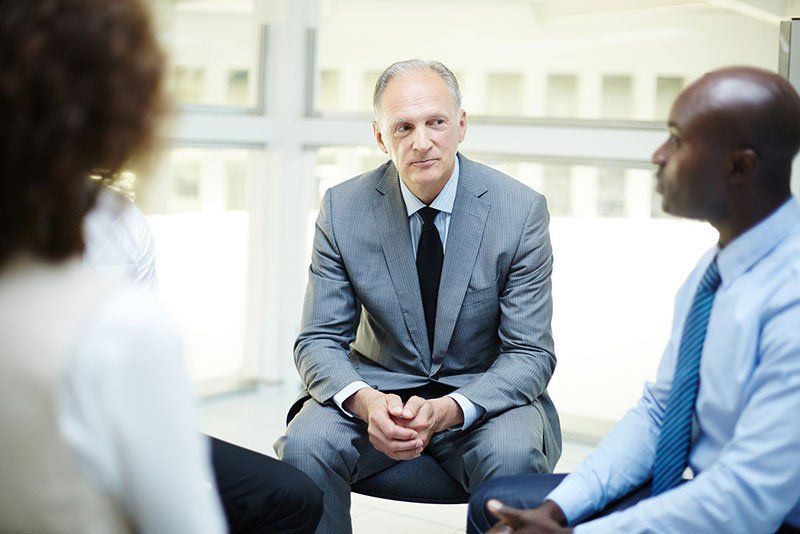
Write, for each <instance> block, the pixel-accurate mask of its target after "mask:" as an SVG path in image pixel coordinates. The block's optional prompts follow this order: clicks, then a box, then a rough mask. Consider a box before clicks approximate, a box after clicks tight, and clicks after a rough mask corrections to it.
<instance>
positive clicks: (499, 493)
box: [467, 474, 650, 534]
mask: <svg viewBox="0 0 800 534" xmlns="http://www.w3.org/2000/svg"><path fill="white" fill-rule="evenodd" d="M565 476H567V475H545V474H531V475H517V476H511V477H499V478H494V479H492V480H489V481H488V482H486V483H485V484H483V485H481V487H479V488H478V490H477V491H476V492H475V493H473V494H472V498H470V500H469V510H468V511H467V532H468V533H469V534H475V533H478V532H486V531H487V530H489V529H490V528H492V525H494V524H495V523H497V518H496V517H495V516H493V515H492V514H491V513H489V511H488V510H487V509H486V503H487V502H488V501H489V499H498V500H500V501H501V502H503V504H507V505H509V506H513V507H514V508H522V509H524V508H536V507H537V506H539V505H540V504H542V503H543V502H544V499H545V497H547V495H548V494H549V493H550V492H551V491H553V490H554V489H555V487H556V486H558V485H559V484H560V483H561V481H562V480H563V479H564V477H565ZM649 496H650V484H646V485H644V486H642V487H640V488H638V489H637V490H635V491H633V492H631V493H629V494H628V495H627V496H625V497H623V498H622V499H619V500H618V501H616V502H613V503H611V504H610V505H608V506H607V507H606V508H605V510H602V511H601V512H598V513H596V514H595V515H593V516H592V517H590V518H588V519H587V521H589V520H591V519H597V518H598V517H603V516H604V515H608V514H610V513H612V512H618V511H620V510H624V509H625V508H628V507H630V506H633V505H634V504H636V503H637V502H639V501H641V500H642V499H646V498H647V497H649Z"/></svg>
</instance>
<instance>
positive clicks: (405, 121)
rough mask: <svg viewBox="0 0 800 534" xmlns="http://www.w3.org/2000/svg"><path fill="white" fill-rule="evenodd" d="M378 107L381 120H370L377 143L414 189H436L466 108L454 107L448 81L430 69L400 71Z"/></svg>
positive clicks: (451, 159) (446, 174)
mask: <svg viewBox="0 0 800 534" xmlns="http://www.w3.org/2000/svg"><path fill="white" fill-rule="evenodd" d="M380 107H381V110H382V112H381V116H380V117H378V120H379V122H380V123H379V124H378V123H375V124H373V128H374V130H375V138H376V140H377V141H378V146H379V147H380V148H381V150H383V151H384V152H386V153H387V154H388V155H389V157H390V158H391V159H392V162H393V163H394V164H395V167H397V170H398V172H399V173H400V178H401V179H402V180H403V181H404V182H405V183H406V185H407V186H408V188H409V189H411V191H412V192H414V194H416V195H417V196H419V193H418V191H431V190H434V191H436V193H437V194H438V191H439V190H441V188H442V187H444V184H445V183H447V180H448V179H449V178H450V176H451V174H452V173H453V167H454V165H455V158H456V151H457V150H458V144H459V143H460V142H461V141H463V140H464V135H465V134H466V130H467V117H466V114H465V113H464V111H462V110H459V109H456V104H455V100H454V98H453V95H452V94H451V93H450V90H449V89H448V87H447V84H446V83H445V81H444V80H442V79H441V78H440V77H439V76H438V75H437V74H435V73H434V72H431V71H429V70H423V71H417V72H410V73H407V74H404V75H400V76H398V77H396V78H394V79H393V80H392V81H391V82H389V85H388V86H387V87H386V91H385V92H384V94H383V98H382V99H381V106H380ZM437 188H438V190H437Z"/></svg>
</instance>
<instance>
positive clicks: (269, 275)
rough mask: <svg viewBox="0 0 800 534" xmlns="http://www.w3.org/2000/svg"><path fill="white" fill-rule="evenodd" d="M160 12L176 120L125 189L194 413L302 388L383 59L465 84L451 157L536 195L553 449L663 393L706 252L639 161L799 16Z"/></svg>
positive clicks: (737, 0)
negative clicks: (331, 243)
mask: <svg viewBox="0 0 800 534" xmlns="http://www.w3.org/2000/svg"><path fill="white" fill-rule="evenodd" d="M152 7H153V10H154V14H155V16H156V20H157V24H158V31H159V37H160V39H161V41H162V42H163V45H164V46H165V48H166V50H167V52H168V55H169V59H170V80H169V90H170V93H171V95H172V97H173V99H174V113H173V115H172V118H171V120H170V122H169V124H168V126H167V128H166V131H165V135H166V137H167V140H168V142H167V144H166V147H165V149H164V150H163V152H162V153H161V154H159V157H158V160H157V163H156V164H155V165H154V166H153V167H152V168H151V169H149V170H148V171H147V172H137V170H136V169H132V170H131V172H129V173H126V176H125V178H126V181H125V182H124V184H123V186H124V187H126V188H128V190H129V191H130V192H131V194H132V195H134V196H135V198H136V202H137V204H138V205H139V206H140V207H141V208H142V209H143V210H144V212H145V213H146V214H147V216H148V220H149V222H150V224H151V227H152V231H153V234H154V237H155V240H156V246H157V255H158V259H157V268H158V274H159V278H160V298H161V301H162V303H163V305H164V306H165V307H166V308H167V309H168V311H169V312H170V314H171V315H172V317H173V318H174V320H175V321H176V323H177V324H178V326H179V329H180V330H181V333H182V335H183V339H184V346H185V355H186V358H187V363H188V367H189V371H190V375H191V379H192V382H193V384H194V385H195V386H196V390H197V392H198V394H199V395H200V396H209V395H213V394H218V393H224V392H229V391H236V390H240V389H241V388H243V387H247V386H248V385H251V384H255V383H258V384H282V387H283V388H289V389H292V388H294V387H295V386H296V385H297V384H298V378H297V375H296V371H295V369H294V365H293V360H292V345H293V342H294V338H295V336H296V334H297V331H298V326H299V319H300V311H301V305H302V301H303V293H304V287H305V282H306V276H307V269H308V264H309V258H310V251H311V239H312V235H313V227H314V220H315V216H316V210H317V207H318V204H319V201H320V199H321V198H322V195H323V193H324V191H325V190H326V189H327V188H329V187H331V186H333V185H335V184H336V183H338V182H340V181H343V180H346V179H348V178H350V177H353V176H355V175H357V174H359V173H361V172H363V171H366V170H368V169H370V168H373V167H375V166H377V165H379V164H381V163H382V162H383V161H385V159H386V157H385V156H384V155H383V154H382V153H381V152H380V151H379V150H378V149H377V147H376V146H375V142H374V140H373V137H372V132H371V127H370V121H371V96H372V89H373V85H374V82H375V80H376V78H377V76H378V74H379V73H380V72H381V71H382V70H383V69H384V68H385V67H386V66H387V65H389V64H390V63H392V62H394V61H397V60H402V59H407V58H411V57H421V58H428V59H438V60H441V61H442V62H444V63H445V64H446V65H448V66H449V67H450V68H451V69H452V70H453V71H454V72H455V74H456V75H457V77H458V79H459V82H460V85H461V90H462V93H463V105H464V109H465V110H466V112H467V116H468V131H467V137H466V141H465V142H464V143H463V144H462V147H461V150H462V152H463V153H464V154H465V155H467V156H468V157H471V158H474V159H476V160H478V161H481V162H484V163H487V164H489V165H491V166H493V167H496V168H498V169H500V170H502V171H504V172H506V173H508V174H510V175H512V176H514V177H516V178H517V179H518V180H520V181H522V182H523V183H526V184H527V185H529V186H531V187H532V188H534V189H536V190H537V191H540V192H541V193H543V194H544V195H546V197H547V201H548V206H549V209H550V213H551V216H552V221H551V226H550V230H551V238H552V243H553V249H554V258H555V262H554V272H553V300H554V317H553V332H554V337H555V343H556V354H557V357H558V367H557V369H556V372H555V375H554V377H553V380H552V382H551V386H550V391H551V395H552V397H553V399H554V402H555V403H556V406H557V408H558V409H559V411H560V413H561V415H562V423H563V426H564V430H565V434H566V435H567V436H582V437H584V438H586V439H589V440H593V439H597V438H599V437H600V436H602V435H603V434H604V433H605V432H606V431H607V429H608V428H609V427H610V425H611V424H613V423H614V422H615V421H617V420H618V419H619V418H620V417H621V416H622V415H623V414H624V412H625V411H626V410H627V409H628V408H629V407H630V406H632V405H633V403H635V401H636V400H637V398H638V396H639V395H640V393H641V388H642V384H643V382H644V381H645V380H648V379H652V378H653V377H654V376H655V371H656V365H657V363H658V360H659V358H660V356H661V352H662V350H663V346H664V344H665V342H666V340H667V337H668V333H669V329H670V324H671V321H672V317H671V313H672V304H673V302H672V299H673V296H674V294H675V291H676V290H677V288H678V286H679V285H680V284H681V282H682V281H683V279H684V278H685V276H686V275H687V274H688V272H689V270H690V269H691V267H692V266H693V265H694V263H695V261H696V259H697V258H698V257H699V255H700V254H701V253H702V252H703V251H704V250H705V249H706V248H707V247H708V246H710V245H712V244H713V243H714V241H715V238H716V233H715V232H714V231H713V229H711V228H710V227H709V226H708V225H706V224H704V223H700V222H692V221H686V220H678V219H675V218H672V217H670V216H668V215H665V214H664V213H663V212H662V211H661V209H660V199H659V197H658V196H657V195H656V194H655V193H654V190H653V185H654V182H653V169H654V167H653V166H652V165H651V164H650V162H649V160H650V155H651V153H652V151H653V150H654V149H655V148H656V147H657V146H658V145H659V144H660V143H661V142H662V141H663V139H664V137H665V135H666V133H665V132H666V129H665V119H666V117H667V115H668V112H669V108H670V105H671V103H672V101H673V99H674V98H675V96H676V95H677V94H678V93H679V92H680V91H681V89H682V88H683V87H684V86H686V85H687V84H688V83H689V82H691V81H692V80H693V79H695V78H697V77H698V76H700V75H701V74H703V73H704V72H706V71H709V70H712V69H714V68H717V67H721V66H726V65H733V64H740V65H753V66H758V67H762V68H765V69H769V70H772V71H778V70H779V61H780V60H781V55H782V54H781V50H782V46H783V50H784V52H786V51H787V50H788V49H787V46H788V44H787V43H786V42H783V43H782V41H781V37H780V22H781V21H782V20H787V19H790V18H791V17H792V16H796V15H800V2H799V1H794V0H792V1H789V0H458V1H456V0H404V1H402V2H400V1H390V0H152ZM795 190H796V189H795ZM285 408H286V407H284V406H280V407H275V409H276V410H285ZM276 437H277V436H276ZM267 445H269V444H267Z"/></svg>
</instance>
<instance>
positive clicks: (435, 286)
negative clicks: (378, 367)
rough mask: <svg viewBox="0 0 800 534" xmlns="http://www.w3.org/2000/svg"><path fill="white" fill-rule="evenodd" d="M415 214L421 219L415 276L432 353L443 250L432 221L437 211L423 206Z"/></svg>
mask: <svg viewBox="0 0 800 534" xmlns="http://www.w3.org/2000/svg"><path fill="white" fill-rule="evenodd" d="M417 213H419V214H420V216H421V217H422V232H421V233H420V234H419V244H418V245H417V275H418V276H419V289H420V292H421V293H422V308H423V309H424V310H425V325H426V326H427V328H428V343H429V344H430V348H431V352H433V333H434V329H435V327H436V301H437V299H438V298H439V280H440V279H441V277H442V263H444V250H443V249H442V240H441V239H440V238H439V231H438V230H437V229H436V226H435V225H434V224H433V220H434V219H435V218H436V215H437V214H438V213H439V210H437V209H434V208H431V207H430V206H425V207H424V208H422V209H420V210H419V211H418V212H417Z"/></svg>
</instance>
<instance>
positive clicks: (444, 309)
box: [420, 154, 490, 373]
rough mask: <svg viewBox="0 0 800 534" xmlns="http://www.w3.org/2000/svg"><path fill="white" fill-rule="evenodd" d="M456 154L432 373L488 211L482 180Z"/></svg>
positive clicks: (466, 281) (466, 282) (445, 344)
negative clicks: (457, 170)
mask: <svg viewBox="0 0 800 534" xmlns="http://www.w3.org/2000/svg"><path fill="white" fill-rule="evenodd" d="M459 158H460V159H459V166H460V170H459V177H458V189H457V190H456V198H455V202H454V204H453V213H452V215H451V216H450V227H449V230H448V233H447V244H446V245H447V246H446V248H445V253H444V265H443V266H442V278H441V282H440V283H439V300H438V302H437V305H436V336H435V338H434V342H433V368H432V369H431V371H432V373H436V371H438V370H439V368H440V367H441V366H442V361H443V358H444V353H445V352H446V350H447V347H448V346H449V345H450V339H451V338H452V336H453V329H454V328H455V325H456V320H457V319H458V314H459V312H460V311H461V303H462V302H463V300H464V295H465V294H466V292H467V286H468V285H469V279H470V277H471V276H472V270H473V267H474V266H475V260H476V259H477V257H478V250H479V249H480V245H481V239H482V237H483V231H484V228H486V219H487V217H488V215H489V205H490V204H489V202H488V201H487V200H486V199H484V198H481V197H482V196H483V194H484V193H486V191H487V188H486V183H485V182H484V180H483V179H481V177H480V175H479V174H478V172H477V169H476V168H475V166H474V165H473V164H472V162H471V161H470V160H468V159H467V158H465V157H463V156H461V155H460V154H459ZM420 300H421V297H420Z"/></svg>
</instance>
